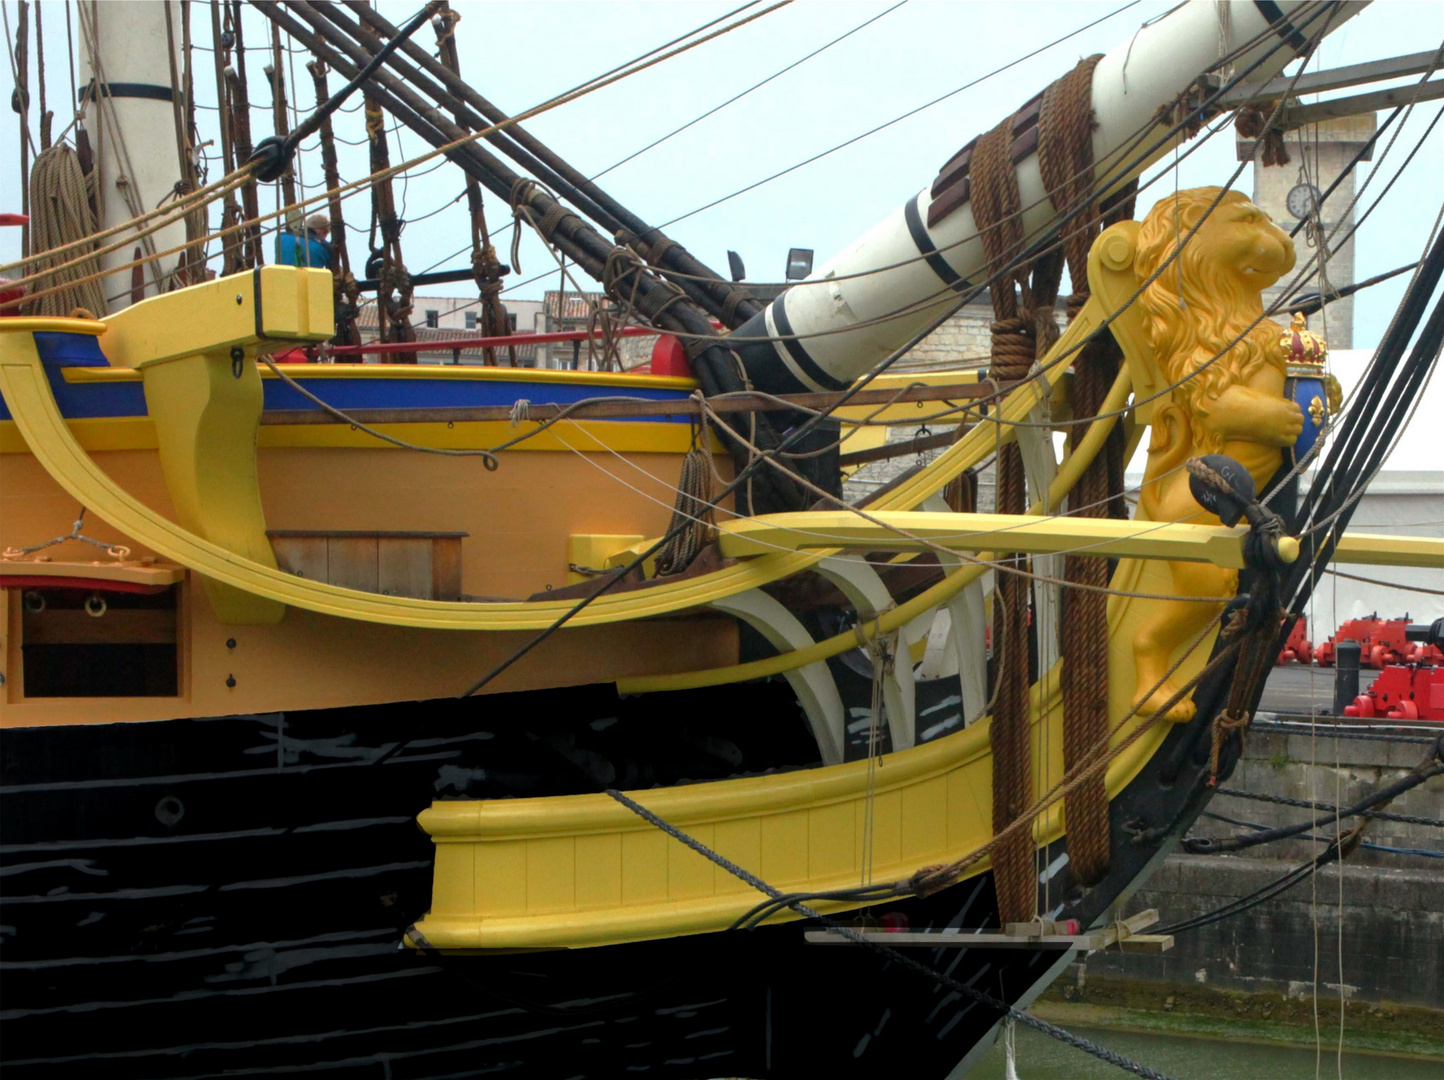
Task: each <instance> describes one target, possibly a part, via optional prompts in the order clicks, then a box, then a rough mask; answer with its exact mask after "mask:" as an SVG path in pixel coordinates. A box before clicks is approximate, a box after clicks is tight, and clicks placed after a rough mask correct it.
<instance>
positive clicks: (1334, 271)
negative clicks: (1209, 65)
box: [1238, 113, 1377, 349]
mask: <svg viewBox="0 0 1444 1080" xmlns="http://www.w3.org/2000/svg"><path fill="white" fill-rule="evenodd" d="M1376 130H1377V120H1376V118H1375V115H1374V114H1373V113H1364V114H1362V115H1360V116H1348V117H1343V118H1340V119H1337V120H1326V121H1323V122H1321V123H1318V124H1308V125H1306V126H1305V127H1302V128H1299V129H1298V130H1296V131H1291V132H1289V133H1288V135H1287V137H1286V139H1285V146H1286V148H1287V149H1288V154H1289V159H1290V160H1289V162H1288V164H1286V165H1274V166H1265V165H1264V164H1263V163H1262V156H1263V150H1262V145H1261V144H1258V143H1255V142H1253V141H1251V140H1248V139H1242V138H1240V139H1239V140H1238V159H1239V160H1240V161H1248V160H1253V162H1254V168H1253V201H1254V202H1255V203H1256V204H1257V205H1258V206H1259V207H1260V208H1261V209H1263V210H1265V211H1267V212H1268V215H1269V216H1270V217H1271V218H1273V220H1274V223H1275V224H1276V225H1278V226H1279V227H1280V228H1281V229H1283V230H1284V231H1285V232H1290V231H1292V230H1293V229H1294V228H1295V227H1297V226H1298V224H1299V222H1300V221H1301V220H1302V219H1303V217H1306V216H1308V214H1309V213H1310V210H1311V208H1312V206H1313V203H1314V200H1315V199H1317V198H1318V197H1319V196H1320V195H1322V194H1323V192H1325V191H1327V190H1328V188H1329V185H1331V184H1332V183H1333V182H1334V180H1335V179H1336V178H1337V177H1338V176H1339V174H1340V173H1342V172H1344V170H1345V169H1346V168H1347V167H1348V166H1349V164H1350V162H1352V161H1353V159H1354V156H1355V155H1356V154H1358V153H1359V151H1360V150H1361V149H1363V148H1364V147H1365V146H1367V145H1368V142H1369V140H1370V139H1372V138H1373V137H1374V132H1375V131H1376ZM1372 156H1373V154H1372V151H1370V152H1367V153H1365V154H1363V156H1362V157H1361V158H1360V160H1362V161H1368V160H1370V159H1371V158H1372ZM1355 190H1356V183H1355V175H1354V171H1353V170H1352V169H1349V172H1348V175H1346V176H1344V177H1343V179H1342V180H1341V181H1340V182H1339V185H1338V187H1337V188H1335V189H1334V191H1333V192H1332V193H1331V194H1330V195H1329V196H1328V198H1326V199H1324V200H1323V204H1322V213H1321V215H1320V217H1321V219H1322V224H1323V230H1324V233H1325V235H1326V236H1328V235H1332V236H1333V241H1332V244H1331V245H1330V246H1338V250H1337V251H1335V252H1334V253H1333V254H1332V255H1330V256H1328V257H1327V258H1326V259H1324V260H1323V261H1322V266H1321V267H1317V268H1316V271H1315V276H1314V277H1313V278H1312V279H1310V280H1309V281H1308V282H1307V284H1305V286H1304V291H1305V292H1319V293H1323V292H1327V291H1330V290H1333V289H1339V288H1342V287H1343V286H1346V285H1352V284H1353V283H1354V240H1353V237H1352V236H1350V235H1349V233H1350V231H1351V230H1352V228H1353V226H1354V221H1355V207H1354V194H1355ZM1309 232H1310V230H1308V229H1307V228H1306V229H1302V230H1300V231H1299V234H1298V236H1296V237H1295V238H1294V243H1295V244H1296V245H1297V251H1298V256H1299V265H1298V268H1296V269H1295V272H1294V274H1293V275H1290V276H1289V278H1287V279H1285V281H1284V282H1281V283H1280V286H1279V287H1278V288H1275V289H1273V290H1270V291H1269V292H1266V293H1265V294H1264V302H1265V303H1268V302H1270V301H1271V300H1272V299H1274V298H1275V297H1276V296H1277V295H1278V293H1279V292H1280V291H1281V290H1282V286H1283V285H1285V284H1287V282H1288V281H1291V280H1292V279H1293V277H1294V276H1295V275H1296V274H1297V273H1298V270H1299V269H1302V268H1303V267H1304V266H1305V265H1306V263H1307V262H1310V261H1311V262H1314V263H1316V264H1317V263H1318V262H1319V261H1320V260H1319V246H1318V243H1317V239H1316V238H1314V237H1311V236H1310V235H1309ZM1345 236H1348V237H1349V238H1348V239H1347V240H1344V241H1343V243H1342V244H1340V243H1339V241H1340V240H1341V239H1343V238H1344V237H1345ZM1318 269H1322V271H1323V273H1322V275H1321V276H1320V275H1319V274H1318V272H1317V271H1318ZM1277 321H1278V322H1280V323H1283V324H1284V325H1287V324H1288V322H1289V318H1288V314H1287V313H1281V314H1280V315H1278V316H1277ZM1309 329H1310V330H1313V331H1315V332H1316V333H1319V334H1324V335H1325V336H1326V338H1327V340H1328V343H1329V347H1330V348H1331V349H1352V348H1353V347H1354V301H1353V299H1352V298H1346V299H1343V300H1336V301H1334V302H1333V303H1332V304H1329V305H1328V306H1327V307H1326V308H1325V309H1324V310H1323V311H1321V312H1320V313H1318V314H1317V315H1313V316H1310V318H1309Z"/></svg>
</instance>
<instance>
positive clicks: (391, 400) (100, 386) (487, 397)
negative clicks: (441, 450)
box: [0, 333, 689, 424]
mask: <svg viewBox="0 0 1444 1080" xmlns="http://www.w3.org/2000/svg"><path fill="white" fill-rule="evenodd" d="M35 344H36V348H37V350H38V351H39V353H40V358H41V360H42V361H44V363H45V371H46V374H47V375H48V376H49V377H50V387H51V390H52V391H53V392H54V394H55V400H56V402H57V403H58V404H59V406H60V411H61V413H62V414H63V415H64V416H65V417H66V418H67V419H70V420H85V419H94V418H104V417H136V416H146V415H148V410H147V409H146V404H145V390H144V387H143V386H142V384H141V383H139V382H94V383H70V382H66V381H65V376H64V374H63V369H64V368H68V367H107V366H109V364H108V362H107V361H106V359H105V356H104V355H103V354H102V353H101V351H100V346H99V343H98V342H97V340H96V338H94V337H93V336H91V335H89V334H68V333H38V334H36V335H35ZM389 370H392V371H394V370H395V369H394V368H391V369H389ZM287 374H289V375H290V376H291V377H292V378H294V379H296V380H297V381H299V382H302V383H307V382H309V383H310V386H309V389H311V390H312V392H314V393H315V394H316V395H317V396H318V397H321V398H323V399H325V400H326V401H327V402H329V403H330V404H331V405H333V406H335V407H336V408H338V409H445V408H472V407H476V406H481V405H505V406H511V405H514V404H515V403H516V402H517V401H520V400H523V399H525V400H527V401H530V402H531V403H532V404H534V405H544V404H556V405H570V404H572V403H573V402H577V401H583V400H586V399H587V398H596V397H629V398H640V399H642V400H645V401H685V400H687V397H688V394H689V392H688V391H687V390H682V389H676V390H672V389H664V388H658V387H648V386H638V387H630V386H595V385H571V386H569V385H567V384H565V383H557V382H550V381H548V382H534V381H531V380H528V379H526V378H525V377H519V378H516V379H507V380H498V379H495V378H489V379H475V380H471V379H465V378H461V379H406V378H396V377H394V376H390V375H388V376H387V377H384V378H381V377H367V376H364V375H363V376H358V377H356V378H332V377H327V378H324V379H314V380H308V379H307V375H306V370H305V368H304V367H300V369H299V370H292V371H290V372H288V373H287ZM263 387H264V391H265V407H266V408H267V409H285V410H306V411H312V410H315V408H316V406H315V405H313V404H312V403H311V402H310V401H308V400H306V398H304V397H303V396H302V395H300V394H298V393H297V392H296V391H295V390H293V389H291V387H289V386H287V385H286V384H285V383H283V382H281V381H280V380H277V379H266V380H265V381H264V383H263ZM10 419H13V417H12V416H11V415H10V411H9V409H8V408H7V407H6V406H5V403H4V401H3V400H0V420H10ZM631 420H632V421H633V422H636V421H638V420H640V421H644V422H645V421H652V422H657V423H676V424H683V423H687V422H688V417H687V415H685V414H679V415H677V416H667V417H633V418H631Z"/></svg>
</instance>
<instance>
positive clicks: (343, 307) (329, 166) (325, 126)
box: [306, 60, 361, 345]
mask: <svg viewBox="0 0 1444 1080" xmlns="http://www.w3.org/2000/svg"><path fill="white" fill-rule="evenodd" d="M306 70H307V71H309V72H310V73H311V82H312V83H313V85H314V86H315V88H316V108H317V109H319V108H321V106H322V105H324V104H326V102H327V101H328V100H329V99H330V97H331V91H330V89H329V88H328V87H327V85H326V73H327V71H328V68H327V67H326V63H325V61H323V60H315V61H312V62H311V63H309V64H307V65H306ZM318 136H319V138H320V140H321V171H322V172H323V173H324V174H325V177H326V191H327V193H328V196H329V197H328V199H327V210H328V211H329V212H330V215H331V279H332V283H333V291H334V297H333V302H334V304H335V311H336V336H335V338H333V339H332V340H334V341H335V342H336V344H337V345H360V344H361V330H360V328H359V327H358V326H357V325H356V324H357V320H359V319H360V317H361V290H360V288H358V287H357V285H356V275H355V274H353V273H352V272H351V256H350V255H349V254H348V253H347V250H346V219H345V217H343V216H342V213H341V194H340V191H339V190H338V189H339V188H340V186H341V174H340V169H339V166H338V165H337V163H336V133H335V130H334V129H333V128H332V127H331V117H330V116H327V117H326V118H325V119H323V120H322V121H321V129H320V131H319V132H318Z"/></svg>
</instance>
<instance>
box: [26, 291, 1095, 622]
mask: <svg viewBox="0 0 1444 1080" xmlns="http://www.w3.org/2000/svg"><path fill="white" fill-rule="evenodd" d="M1103 317H1104V315H1103V310H1102V307H1101V306H1100V305H1099V303H1098V302H1097V301H1096V300H1095V301H1093V302H1090V303H1089V304H1088V305H1087V306H1086V307H1085V308H1084V310H1083V312H1082V313H1081V314H1080V315H1079V317H1078V318H1077V319H1075V320H1074V322H1073V324H1072V325H1071V326H1070V327H1069V329H1068V330H1067V331H1066V332H1065V333H1064V334H1063V336H1062V337H1061V338H1060V339H1059V340H1058V342H1057V343H1056V344H1055V345H1054V349H1053V353H1052V354H1051V355H1055V356H1056V355H1059V354H1060V353H1061V352H1062V351H1063V350H1065V349H1070V348H1072V346H1073V345H1074V344H1076V343H1078V342H1081V341H1082V340H1083V338H1084V337H1085V336H1086V335H1087V334H1089V333H1091V332H1092V331H1093V330H1094V329H1095V328H1096V327H1097V326H1098V325H1099V324H1100V323H1101V322H1102V320H1103ZM4 322H5V323H8V324H11V325H0V393H3V394H4V396H5V400H6V402H7V404H8V406H9V409H10V412H11V415H12V416H14V417H15V423H16V425H17V429H18V430H19V432H20V434H21V436H22V437H23V438H24V439H25V442H26V444H27V446H28V447H29V448H30V450H31V452H32V453H34V454H35V456H36V458H37V459H38V460H39V461H40V463H41V464H42V465H43V466H44V468H45V469H46V471H47V472H49V473H50V474H51V476H52V477H53V478H54V479H55V480H56V482H57V483H59V484H60V485H61V486H62V487H63V488H65V489H66V490H67V491H68V492H69V493H70V494H71V495H73V496H74V497H75V498H77V499H78V500H80V501H81V502H82V503H84V504H85V505H86V506H89V507H90V508H91V509H92V510H93V511H94V512H95V513H96V514H98V515H99V516H100V517H102V518H104V519H105V520H106V521H108V522H109V523H110V524H111V525H113V526H115V527H116V528H117V529H119V530H120V531H121V532H123V533H124V534H126V535H127V536H129V537H130V538H131V539H133V540H135V541H136V542H137V543H140V544H143V545H145V546H146V547H148V548H150V549H151V550H152V551H154V552H156V553H157V554H158V555H160V556H162V557H164V558H167V559H172V560H174V561H176V562H179V563H181V564H182V565H184V566H187V567H189V568H190V569H192V570H194V571H196V572H197V573H200V574H203V575H205V576H206V577H209V578H211V579H212V580H214V581H219V582H223V583H224V584H226V585H230V586H233V587H235V588H238V589H241V590H243V591H247V592H252V593H254V594H255V595H257V596H262V597H266V598H268V599H272V600H276V601H278V602H280V603H284V604H288V605H290V606H293V607H300V608H305V609H308V610H311V611H316V612H319V613H321V614H325V615H333V616H336V617H338V618H345V619H359V620H363V621H369V622H380V623H387V624H390V625H396V626H411V627H418V628H427V629H438V630H537V629H542V628H544V627H546V626H549V625H551V623H552V622H554V621H555V620H556V619H557V618H558V617H560V616H561V615H563V614H564V613H566V612H567V611H569V610H570V609H571V607H572V606H573V604H574V601H564V600H556V601H549V600H539V601H517V602H504V601H502V602H492V603H446V602H438V601H427V600H413V599H408V598H404V597H387V596H379V595H376V594H370V593H364V592H359V591H357V590H353V589H342V588H338V587H336V586H331V585H325V584H322V583H320V582H316V581H310V580H306V579H301V578H296V577H293V576H291V575H289V574H285V573H282V572H281V571H278V570H273V569H271V568H269V567H265V566H262V565H261V564H259V563H256V562H254V561H252V560H249V559H244V558H241V557H239V556H237V555H235V554H234V553H232V552H229V551H226V550H224V549H222V548H220V547H218V546H216V545H214V544H210V543H207V542H206V541H205V540H203V539H201V538H200V537H198V536H196V535H195V534H194V533H191V532H189V531H188V530H186V529H184V528H181V527H180V526H178V525H177V524H176V523H174V522H172V521H170V520H169V519H167V518H165V517H163V516H162V515H160V514H157V513H156V512H155V511H154V510H152V509H151V508H150V507H148V506H146V505H144V504H143V503H141V502H140V501H138V500H137V499H135V498H134V497H132V496H130V495H129V494H128V493H126V492H124V491H121V490H119V489H118V488H117V486H116V485H115V484H114V483H113V482H112V481H111V480H110V479H109V478H108V477H107V476H106V475H105V473H104V472H103V471H102V470H101V469H99V468H98V467H97V466H96V464H95V463H94V462H93V461H92V460H90V458H89V456H88V455H87V454H86V452H85V450H84V448H83V447H81V446H80V445H79V444H78V443H77V441H76V439H75V437H74V436H73V435H72V433H71V431H70V428H69V427H68V425H67V423H66V421H65V419H64V417H63V416H62V415H61V414H60V410H59V408H58V406H57V405H56V402H55V398H54V395H53V394H52V393H51V391H50V386H49V383H48V382H47V381H46V378H45V373H44V371H43V367H42V364H41V361H40V358H39V355H38V353H37V352H36V349H35V343H34V339H33V338H32V336H31V331H32V329H33V328H32V327H31V326H30V325H28V324H29V323H30V322H31V320H21V319H16V320H4ZM89 325H92V326H93V325H96V324H89ZM92 332H93V331H92ZM1065 367H1066V365H1065V364H1055V365H1052V366H1051V367H1050V368H1049V369H1048V370H1047V372H1046V374H1045V376H1044V377H1043V380H1042V381H1044V382H1045V388H1043V389H1040V388H1039V386H1038V385H1037V383H1035V382H1030V383H1028V384H1026V385H1024V386H1021V387H1019V388H1018V389H1016V390H1014V391H1013V392H1012V393H1011V394H1009V395H1008V397H1007V398H1006V399H1005V400H1004V401H1003V402H1002V403H1001V405H1000V406H999V411H1000V413H1001V416H1002V418H1003V419H1004V420H1005V421H1006V420H1023V419H1025V418H1026V417H1027V415H1028V412H1029V411H1030V410H1031V409H1032V408H1033V407H1034V406H1035V405H1037V404H1038V402H1039V400H1040V398H1041V396H1042V394H1043V393H1045V392H1049V391H1051V387H1052V384H1053V383H1055V382H1057V381H1058V380H1059V379H1061V378H1062V375H1063V370H1064V368H1065ZM318 426H320V425H318ZM659 426H660V425H659ZM679 426H680V425H679ZM988 427H989V428H990V429H991V427H992V425H988ZM606 430H607V431H608V432H609V431H610V426H609V427H608V428H607V429H606ZM1007 437H1009V436H1007V435H1005V436H1004V438H1007ZM997 438H998V436H997V434H996V433H995V432H994V431H993V430H983V428H981V427H979V428H976V429H974V430H973V431H972V432H970V433H969V434H968V435H966V436H964V438H963V439H962V440H960V441H959V442H958V443H956V444H954V445H953V446H952V447H950V448H949V449H948V450H946V451H945V452H944V453H942V454H940V455H939V456H938V458H937V459H936V460H934V462H933V463H932V464H931V465H930V466H929V467H928V468H926V469H923V470H922V471H921V472H919V473H918V474H917V475H916V476H914V477H913V478H912V479H911V480H910V481H908V482H907V483H905V484H902V485H900V486H899V487H898V488H896V489H894V490H893V491H892V492H889V493H888V495H887V496H885V497H884V498H882V499H880V500H879V501H878V503H877V505H876V508H877V509H880V510H900V509H910V508H911V507H913V506H916V505H917V504H918V503H920V502H922V501H923V500H924V499H926V498H928V497H929V496H930V495H932V494H933V493H934V492H936V491H937V490H939V489H940V488H941V487H942V486H943V485H944V484H945V483H947V481H948V480H950V479H951V478H952V477H953V476H956V475H957V474H958V473H960V472H962V470H963V469H965V468H967V467H969V466H970V465H973V464H976V463H977V462H978V461H980V460H982V458H983V457H984V456H985V455H986V454H987V453H988V452H989V451H990V450H992V449H993V447H994V446H995V445H996V442H997ZM603 445H606V444H603ZM579 449H590V448H589V447H585V446H583V447H579ZM827 554H828V552H826V551H818V552H812V553H806V554H802V553H795V554H794V553H783V554H776V555H768V556H763V557H761V558H758V559H753V560H749V561H748V562H746V563H743V564H739V565H736V566H732V567H727V568H725V569H722V570H719V571H717V572H715V573H712V574H708V575H705V576H703V577H699V578H693V579H689V580H685V581H679V582H676V583H668V584H662V585H657V586H655V587H653V588H649V589H646V590H643V591H640V592H636V593H623V594H619V595H615V596H603V597H601V598H599V599H598V600H596V601H594V602H593V603H592V604H591V605H589V606H588V607H587V608H586V609H584V610H583V611H582V612H580V613H579V614H578V615H577V616H575V617H574V618H573V619H572V620H571V624H572V625H576V626H589V625H599V624H605V623H610V622H617V621H622V620H627V619H638V618H648V617H653V616H658V615H667V614H671V613H674V612H678V611H683V610H686V609H687V608H693V607H700V606H705V605H707V604H710V603H712V602H714V601H716V600H720V599H723V598H725V597H728V596H733V595H736V594H737V593H741V592H745V591H746V590H748V589H752V588H756V587H758V586H760V585H766V584H768V583H770V582H773V581H777V580H780V579H782V578H785V577H789V576H791V575H793V574H796V573H800V572H801V571H803V570H806V569H808V568H809V567H811V566H813V565H814V564H815V563H816V562H818V561H819V560H820V559H822V558H824V557H826V556H827Z"/></svg>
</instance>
